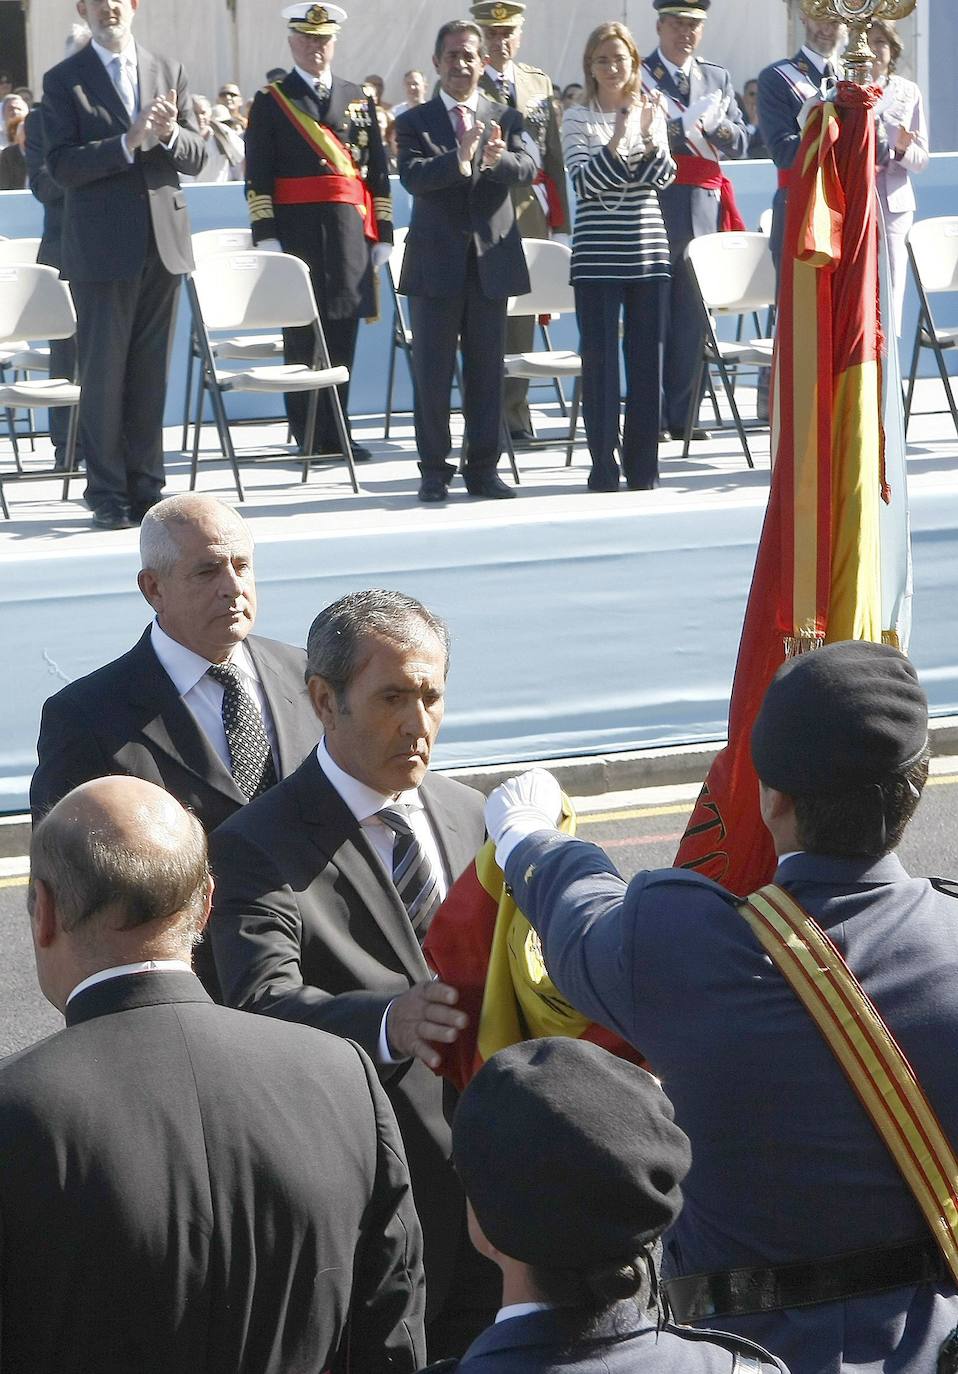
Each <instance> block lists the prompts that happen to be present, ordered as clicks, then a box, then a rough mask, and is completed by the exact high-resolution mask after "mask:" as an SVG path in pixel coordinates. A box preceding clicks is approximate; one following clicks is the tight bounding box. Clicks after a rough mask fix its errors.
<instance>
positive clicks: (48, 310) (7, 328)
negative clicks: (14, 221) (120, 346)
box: [0, 245, 80, 520]
mask: <svg viewBox="0 0 958 1374" xmlns="http://www.w3.org/2000/svg"><path fill="white" fill-rule="evenodd" d="M0 246H2V245H0ZM75 332H76V311H75V310H74V308H73V299H72V297H71V296H70V290H69V287H68V286H67V284H66V282H63V281H61V280H60V277H59V274H58V272H57V271H56V269H55V268H53V267H39V266H37V264H36V263H26V264H15V263H11V264H7V265H5V266H4V265H0V348H2V347H3V346H4V345H5V344H7V343H9V342H10V341H11V340H19V339H23V338H27V339H30V338H41V339H68V338H70V337H71V336H72V335H73V334H74V333H75ZM79 403H80V388H79V387H78V386H77V385H76V384H75V383H74V382H73V380H72V379H67V378H65V377H47V378H44V379H43V380H42V381H27V380H20V381H13V382H5V383H0V407H6V408H8V409H9V408H13V407H21V408H24V409H27V410H35V409H41V408H42V409H45V408H47V407H48V406H70V407H72V408H73V414H72V415H71V417H70V428H69V432H68V435H67V451H66V471H65V473H64V472H55V471H53V470H52V469H51V470H44V471H41V472H25V471H23V470H22V469H20V465H19V463H18V464H17V467H18V470H17V472H16V473H10V474H6V475H5V474H3V473H0V511H2V512H3V515H4V517H5V518H6V519H8V520H9V518H10V510H9V507H8V506H7V501H6V497H5V495H4V490H3V488H4V484H5V483H8V482H16V481H24V480H27V481H31V482H33V481H37V480H38V479H44V478H46V479H51V478H52V479H55V480H58V481H62V483H63V499H64V500H66V498H67V496H68V495H69V488H70V479H71V477H75V476H77V473H76V431H77V412H76V407H77V406H78V405H79Z"/></svg>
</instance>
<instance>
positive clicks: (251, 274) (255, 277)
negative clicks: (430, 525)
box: [187, 251, 359, 501]
mask: <svg viewBox="0 0 958 1374" xmlns="http://www.w3.org/2000/svg"><path fill="white" fill-rule="evenodd" d="M187 295H188V297H189V302H190V309H191V311H192V316H193V328H194V330H195V331H196V337H197V339H198V341H199V345H200V353H201V358H202V374H201V384H200V402H201V404H202V400H203V396H204V395H208V396H209V397H210V400H211V402H212V406H213V416H214V419H215V423H216V428H217V432H218V434H219V439H220V445H221V448H222V452H223V455H224V456H225V457H226V458H227V459H228V460H229V463H230V467H231V468H232V470H233V479H234V481H235V483H236V494H237V496H238V497H239V499H240V500H241V501H242V500H244V499H245V498H244V493H243V484H242V482H241V480H240V473H239V465H238V462H237V455H236V450H235V448H234V446H233V439H232V436H231V434H230V424H229V420H228V418H227V415H226V406H225V404H224V397H225V396H226V395H227V394H228V393H229V392H237V391H252V392H259V393H261V394H263V393H269V394H272V395H279V394H282V393H284V392H288V391H306V392H310V393H312V394H311V396H310V403H309V408H308V411H307V421H306V450H307V451H306V453H305V454H304V455H303V458H302V464H303V475H302V480H303V481H304V482H305V481H307V479H308V477H309V467H310V462H311V461H312V459H313V458H314V457H318V456H321V455H317V454H314V453H313V443H314V440H315V433H316V411H317V406H318V400H319V392H320V391H326V390H328V391H330V393H331V397H330V399H331V401H332V406H333V418H334V420H335V423H336V431H337V433H338V435H339V441H340V443H341V445H342V452H343V454H344V455H345V458H346V466H347V468H348V470H349V478H350V482H351V484H352V488H353V491H354V492H358V491H359V483H358V482H357V480H356V469H355V467H354V464H353V451H352V446H351V444H350V441H349V431H348V430H347V428H346V421H345V417H344V415H343V408H342V405H341V403H340V399H339V393H338V391H337V390H336V388H337V387H338V386H341V385H343V383H345V382H348V381H349V371H348V369H347V368H345V367H333V366H331V364H330V360H329V350H328V348H327V346H326V336H325V334H324V333H323V326H322V322H321V320H320V318H319V311H318V309H317V307H316V298H315V296H314V295H313V288H312V284H311V283H310V280H309V270H308V268H307V267H306V264H305V263H304V262H301V261H300V259H299V258H294V257H291V256H289V255H288V254H286V253H264V252H255V251H250V252H244V253H221V254H216V255H214V256H212V257H209V258H205V259H204V260H203V261H202V262H200V263H198V264H197V266H196V268H195V269H194V271H193V273H192V274H191V275H190V277H189V278H188V279H187ZM305 326H312V329H313V335H314V339H315V346H314V349H313V362H312V366H311V367H307V366H306V365H305V364H302V363H294V364H285V363H281V364H279V365H277V366H274V367H251V368H247V369H246V370H245V371H238V372H227V371H222V370H219V369H218V368H217V366H216V352H215V344H214V342H213V340H212V339H211V333H212V334H214V335H215V334H218V333H221V332H226V331H230V333H235V332H236V331H237V330H264V329H279V328H284V327H288V328H298V327H305ZM199 439H200V435H199V427H198V426H197V429H196V431H195V433H194V437H193V462H192V468H191V472H190V490H191V491H192V490H193V488H194V487H195V486H196V477H197V471H198V467H199ZM243 457H244V459H245V460H257V461H263V460H265V459H274V460H279V461H285V462H289V461H290V454H288V453H256V454H251V453H245V454H244V455H243Z"/></svg>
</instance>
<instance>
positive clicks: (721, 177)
mask: <svg viewBox="0 0 958 1374" xmlns="http://www.w3.org/2000/svg"><path fill="white" fill-rule="evenodd" d="M675 166H676V174H675V185H676V186H697V187H699V189H700V190H702V191H719V192H721V205H722V214H721V218H720V220H719V231H720V232H721V233H723V234H727V233H728V232H729V231H730V230H734V231H735V232H736V233H742V232H743V231H744V229H745V221H744V220H743V219H742V216H741V215H740V214H739V209H738V206H737V205H736V203H735V191H734V189H733V187H732V183H731V182H730V181H729V179H728V177H727V176H726V175H725V173H724V172H723V171H722V168H721V165H720V164H719V163H718V162H715V161H714V160H713V159H712V158H710V157H693V156H692V155H691V153H676V154H675Z"/></svg>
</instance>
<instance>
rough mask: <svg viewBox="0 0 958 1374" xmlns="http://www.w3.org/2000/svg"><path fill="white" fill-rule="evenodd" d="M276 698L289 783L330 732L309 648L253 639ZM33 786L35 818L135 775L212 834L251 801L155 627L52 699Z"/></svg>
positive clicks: (279, 764) (282, 768) (280, 768)
mask: <svg viewBox="0 0 958 1374" xmlns="http://www.w3.org/2000/svg"><path fill="white" fill-rule="evenodd" d="M246 647H247V648H248V649H249V651H250V655H251V656H252V659H253V662H254V663H255V664H256V669H257V672H258V673H259V675H260V680H261V682H262V684H263V688H264V690H265V692H266V698H267V700H268V702H269V707H270V711H271V713H272V716H273V724H274V725H275V727H276V738H277V743H278V746H279V758H278V759H277V760H276V771H277V773H278V775H279V776H280V777H285V776H286V775H287V774H288V773H291V772H293V770H294V769H295V768H297V767H298V766H299V764H300V763H301V762H302V761H303V759H304V758H305V756H306V754H307V753H308V752H309V750H310V748H311V747H312V746H313V745H314V744H315V743H316V740H317V739H318V737H319V734H320V728H321V727H320V725H319V722H318V720H317V719H316V716H315V715H314V713H313V709H312V706H311V705H310V702H309V694H308V692H307V691H306V686H305V682H304V678H303V673H304V669H305V666H306V656H305V654H304V653H303V650H302V649H295V648H293V646H292V645H290V644H280V643H279V642H278V641H277V640H274V639H261V638H260V637H259V636H258V635H250V636H249V638H248V639H247V640H246ZM37 753H38V755H39V759H40V763H39V767H38V768H37V771H36V772H35V773H34V775H33V781H32V782H31V784H30V807H31V810H32V812H33V818H34V820H37V819H39V817H40V816H42V815H44V813H45V812H46V811H48V810H49V808H50V807H51V806H53V805H54V803H55V802H58V801H59V800H60V798H61V797H64V796H66V794H67V793H68V792H69V791H71V790H72V789H73V788H74V787H78V786H79V784H80V783H81V782H88V781H89V780H90V779H91V778H102V777H104V776H106V775H107V774H110V773H127V774H130V775H131V776H132V777H135V778H145V779H146V781H147V782H155V783H156V784H157V785H158V786H159V787H164V788H166V790H167V791H168V792H172V794H173V796H174V797H176V798H177V799H178V800H179V801H181V802H182V803H183V805H184V806H188V807H190V809H191V810H192V811H193V812H194V813H195V814H196V816H197V817H198V818H199V820H200V821H201V822H202V825H203V828H204V829H205V830H212V829H214V827H215V826H217V825H219V824H221V822H222V821H225V820H226V818H227V816H231V815H232V814H233V812H234V811H235V810H236V809H237V808H238V807H240V806H242V805H244V803H245V801H246V798H245V797H244V795H243V793H242V792H241V791H240V790H239V788H238V787H237V786H236V784H235V782H234V781H233V778H232V775H231V774H230V772H229V770H228V768H227V767H226V765H225V764H224V763H223V762H222V761H221V760H220V758H219V756H218V755H217V754H216V752H215V750H214V749H213V747H212V746H211V744H210V743H209V741H208V740H207V738H206V735H205V734H204V733H203V731H202V730H201V729H200V727H199V725H197V723H196V719H195V718H194V716H193V715H192V713H191V712H190V710H189V708H188V707H186V706H184V705H183V703H182V701H181V700H180V697H179V693H178V692H177V690H176V688H175V687H174V685H173V682H172V680H171V678H170V677H169V676H168V674H167V673H166V672H165V671H164V669H163V668H161V667H160V662H159V659H158V658H157V657H156V654H155V653H154V652H153V646H152V644H151V643H150V630H149V627H147V629H146V630H145V631H144V633H143V635H142V637H141V639H140V640H139V642H138V643H137V644H135V645H134V646H133V648H132V649H131V650H130V651H129V653H126V654H124V655H123V656H122V658H118V659H115V660H114V661H113V662H112V663H107V664H106V665H105V666H104V667H102V668H98V669H97V670H96V671H95V672H93V673H90V674H89V675H88V676H87V677H82V678H78V679H77V681H76V682H71V683H70V684H69V686H67V687H64V688H63V689H62V690H61V691H59V692H57V693H56V695H55V696H52V697H50V698H48V700H47V701H46V702H45V703H44V707H43V715H42V717H41V720H40V738H39V740H38V741H37Z"/></svg>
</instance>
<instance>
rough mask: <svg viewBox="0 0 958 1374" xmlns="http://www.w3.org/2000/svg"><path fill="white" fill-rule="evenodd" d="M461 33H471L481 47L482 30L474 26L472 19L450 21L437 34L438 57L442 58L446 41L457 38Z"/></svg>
mask: <svg viewBox="0 0 958 1374" xmlns="http://www.w3.org/2000/svg"><path fill="white" fill-rule="evenodd" d="M460 33H471V34H472V35H473V36H474V37H475V39H476V41H477V42H478V43H479V44H480V45H481V43H482V41H483V40H482V29H480V27H479V25H478V24H474V23H473V21H472V20H471V19H450V20H449V21H448V22H447V23H445V24H443V26H442V28H441V29H440V30H439V32H438V33H437V34H436V47H435V55H436V57H442V50H443V48H444V47H445V46H446V39H447V38H453V37H456V36H457V35H459V34H460Z"/></svg>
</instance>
